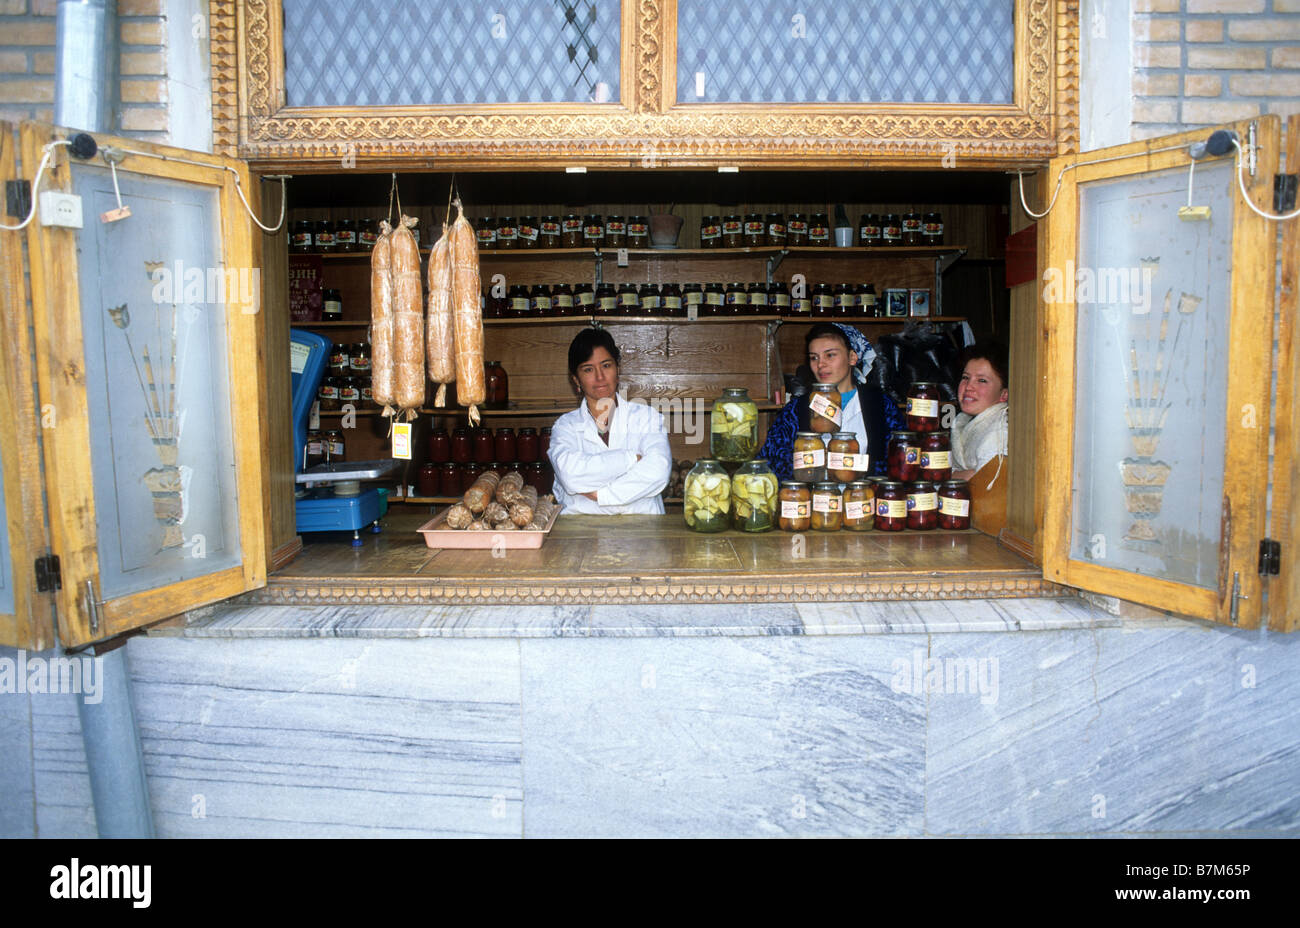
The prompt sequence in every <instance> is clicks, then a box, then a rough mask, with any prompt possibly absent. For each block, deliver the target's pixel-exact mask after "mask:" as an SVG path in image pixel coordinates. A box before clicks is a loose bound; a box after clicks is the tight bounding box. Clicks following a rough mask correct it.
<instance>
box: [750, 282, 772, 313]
mask: <svg viewBox="0 0 1300 928" xmlns="http://www.w3.org/2000/svg"><path fill="white" fill-rule="evenodd" d="M748 296H749V314H750V315H751V316H761V315H763V314H764V313H767V312H770V308H769V307H768V305H767V304H768V287H767V284H765V283H752V284H750V285H749V294H748Z"/></svg>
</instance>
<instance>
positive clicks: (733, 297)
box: [727, 290, 749, 306]
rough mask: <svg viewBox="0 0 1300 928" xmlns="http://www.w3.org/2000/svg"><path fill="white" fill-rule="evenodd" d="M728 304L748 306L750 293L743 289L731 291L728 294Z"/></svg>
mask: <svg viewBox="0 0 1300 928" xmlns="http://www.w3.org/2000/svg"><path fill="white" fill-rule="evenodd" d="M727 305H728V306H748V305H749V294H748V293H745V292H743V291H736V290H733V291H732V292H731V293H728V294H727Z"/></svg>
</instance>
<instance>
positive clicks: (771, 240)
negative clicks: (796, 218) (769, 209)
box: [764, 213, 786, 248]
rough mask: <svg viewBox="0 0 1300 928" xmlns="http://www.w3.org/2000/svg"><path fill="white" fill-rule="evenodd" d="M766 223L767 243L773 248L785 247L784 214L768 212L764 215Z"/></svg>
mask: <svg viewBox="0 0 1300 928" xmlns="http://www.w3.org/2000/svg"><path fill="white" fill-rule="evenodd" d="M764 223H765V224H766V225H767V244H768V245H770V246H771V247H773V248H784V247H785V238H786V236H785V216H783V215H782V214H781V213H768V214H767V216H766V217H764Z"/></svg>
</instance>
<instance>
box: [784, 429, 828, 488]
mask: <svg viewBox="0 0 1300 928" xmlns="http://www.w3.org/2000/svg"><path fill="white" fill-rule="evenodd" d="M790 465H791V471H792V473H791V476H792V477H793V478H794V481H795V482H796V483H823V482H824V481H825V480H826V445H825V444H824V443H823V442H822V439H821V436H820V435H818V434H817V433H816V432H796V433H795V436H794V451H793V454H792V459H791V462H790Z"/></svg>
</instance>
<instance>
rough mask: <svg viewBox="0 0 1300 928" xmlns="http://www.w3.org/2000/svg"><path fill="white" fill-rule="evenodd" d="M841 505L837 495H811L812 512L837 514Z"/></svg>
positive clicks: (840, 499)
mask: <svg viewBox="0 0 1300 928" xmlns="http://www.w3.org/2000/svg"><path fill="white" fill-rule="evenodd" d="M843 503H844V501H843V499H842V498H841V497H840V494H838V493H814V494H813V512H839V511H840V510H841V509H842V508H843Z"/></svg>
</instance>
